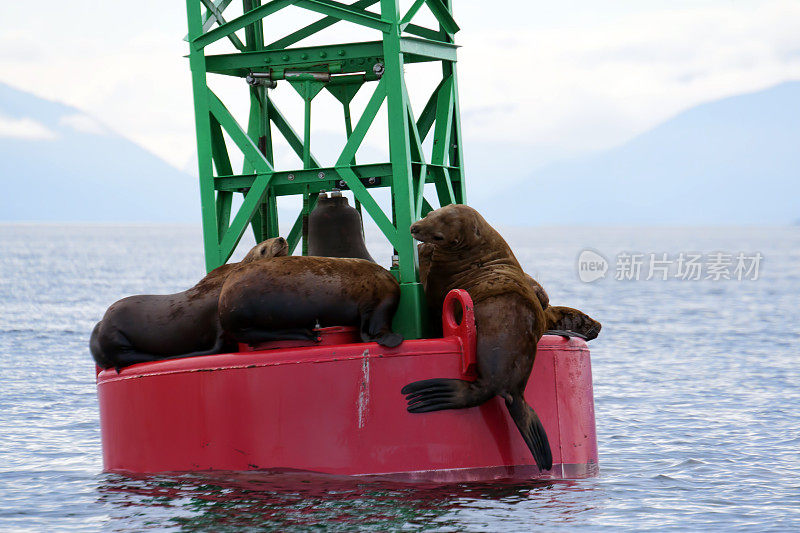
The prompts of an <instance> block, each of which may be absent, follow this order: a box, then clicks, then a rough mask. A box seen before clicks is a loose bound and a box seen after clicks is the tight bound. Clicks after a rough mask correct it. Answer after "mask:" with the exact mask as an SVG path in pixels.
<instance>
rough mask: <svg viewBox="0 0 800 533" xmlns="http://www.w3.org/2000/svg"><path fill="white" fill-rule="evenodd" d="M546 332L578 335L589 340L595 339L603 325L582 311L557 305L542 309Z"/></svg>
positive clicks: (570, 335) (568, 335) (567, 335)
mask: <svg viewBox="0 0 800 533" xmlns="http://www.w3.org/2000/svg"><path fill="white" fill-rule="evenodd" d="M544 314H545V318H546V320H547V333H549V334H554V335H562V336H565V337H580V338H582V339H584V340H587V341H590V340H592V339H596V338H597V335H598V334H599V333H600V329H601V328H602V327H603V326H602V324H600V322H598V321H597V320H595V319H593V318H592V317H590V316H589V315H587V314H586V313H584V312H583V311H580V310H578V309H573V308H572V307H563V306H559V305H555V306H550V307H548V308H547V309H545V310H544Z"/></svg>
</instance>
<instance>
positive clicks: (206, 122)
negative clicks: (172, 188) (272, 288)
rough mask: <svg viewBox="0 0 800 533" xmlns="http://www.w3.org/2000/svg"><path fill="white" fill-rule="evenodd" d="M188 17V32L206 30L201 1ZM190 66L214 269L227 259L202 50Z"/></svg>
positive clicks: (206, 239)
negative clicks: (222, 251) (222, 248)
mask: <svg viewBox="0 0 800 533" xmlns="http://www.w3.org/2000/svg"><path fill="white" fill-rule="evenodd" d="M186 18H187V19H188V25H189V36H190V37H191V38H194V37H197V36H198V35H200V34H201V33H202V31H203V22H202V18H201V15H200V3H199V2H197V1H195V0H186ZM189 67H190V69H191V71H192V93H193V97H194V116H195V133H196V136H197V167H198V174H199V177H200V208H201V214H202V220H203V248H204V250H205V260H206V270H208V271H211V270H213V269H215V268H217V267H218V266H220V265H221V264H223V263H224V262H225V261H224V260H223V259H222V258H221V254H220V251H219V233H218V227H219V226H218V222H217V206H216V198H215V196H214V180H213V176H214V169H213V161H212V148H211V117H210V115H209V111H208V89H207V88H206V64H205V57H204V55H203V53H202V52H198V51H197V50H191V51H190V54H189Z"/></svg>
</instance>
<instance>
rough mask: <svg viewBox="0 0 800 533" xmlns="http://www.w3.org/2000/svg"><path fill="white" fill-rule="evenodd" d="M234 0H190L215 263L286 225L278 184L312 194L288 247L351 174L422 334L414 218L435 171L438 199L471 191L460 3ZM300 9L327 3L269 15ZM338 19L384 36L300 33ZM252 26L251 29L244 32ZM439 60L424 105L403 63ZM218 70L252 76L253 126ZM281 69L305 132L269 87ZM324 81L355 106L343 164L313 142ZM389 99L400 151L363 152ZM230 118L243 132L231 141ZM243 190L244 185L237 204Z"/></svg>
mask: <svg viewBox="0 0 800 533" xmlns="http://www.w3.org/2000/svg"><path fill="white" fill-rule="evenodd" d="M232 1H233V0H187V1H186V11H187V17H188V23H189V34H188V37H187V39H188V41H189V45H190V46H189V48H190V53H189V61H190V65H191V71H192V86H193V92H194V107H195V121H196V130H197V152H198V162H199V175H200V195H201V205H202V218H203V239H204V246H205V257H206V268H207V269H208V270H211V269H214V268H216V267H218V266H220V265H222V264H223V263H225V262H226V261H227V260H228V258H230V256H231V254H232V253H233V250H234V249H235V248H236V246H237V244H238V243H239V240H240V239H241V237H242V235H243V234H244V232H245V231H246V230H247V227H248V225H250V226H252V229H253V231H254V234H255V237H256V240H257V241H261V240H264V239H267V238H270V237H275V236H277V235H278V212H277V203H276V199H277V197H278V196H284V195H302V196H303V208H302V211H301V213H299V215H298V216H297V219H296V221H295V222H294V225H293V227H292V230H291V232H290V233H289V235H288V237H287V239H288V241H289V246H290V250H294V249H295V248H296V247H297V245H298V243H299V242H300V240H301V237H302V236H303V235H302V234H303V227H304V224H303V221H304V219H305V220H307V216H308V213H309V211H310V210H311V209H313V208H314V205H315V203H316V199H317V196H318V195H319V192H320V191H322V190H330V189H333V188H348V189H350V190H351V191H352V193H353V195H354V197H355V200H356V205H357V207H358V208H359V209H361V207H362V206H363V209H364V210H365V211H366V213H367V214H368V215H369V216H370V217H371V218H372V220H373V221H374V222H375V223H376V225H377V226H378V227H379V228H380V230H381V231H382V232H383V234H384V235H385V236H386V238H387V239H388V240H389V242H390V243H391V244H392V246H393V247H394V249H395V250H396V254H397V256H398V258H399V264H398V267H397V268H396V275H397V276H398V279H399V281H400V287H401V291H402V292H401V294H402V296H401V302H400V309H399V310H398V312H397V316H396V318H395V323H394V327H395V329H396V330H397V331H399V332H400V333H402V334H403V335H404V336H405V338H407V339H413V338H420V337H422V336H423V335H424V317H423V309H424V305H423V302H424V294H423V291H422V287H421V285H420V283H419V274H418V268H417V255H416V245H415V243H414V240H413V239H412V237H411V235H410V234H409V231H408V228H409V226H410V225H411V224H412V223H413V222H415V221H416V220H418V219H419V218H421V217H422V216H424V214H425V213H427V212H428V211H429V210H430V209H432V207H431V205H430V204H429V203H428V201H427V200H426V199H425V198H424V196H423V194H424V185H425V183H434V184H435V186H436V193H437V196H438V202H439V204H440V205H447V204H450V203H464V201H465V183H464V174H463V164H462V155H461V125H460V119H459V106H458V85H457V82H456V46H455V44H454V42H453V35H454V34H455V33H456V32H457V31H458V29H459V28H458V26H457V25H456V22H455V20H454V19H453V16H452V0H416V1H414V2H413V4H410V6H409V7H408V10H407V11H405V13H403V12H401V10H400V0H357V1H355V2H353V3H351V4H344V3H340V2H336V1H334V0H271V1H269V2H266V3H263V4H262V2H261V0H242V4H243V5H242V10H241V14H239V15H238V16H235V18H231V19H230V20H227V19H226V18H225V16H224V12H225V10H226V9H227V8H229V6H230V5H231V3H232ZM423 6H427V9H428V10H429V12H430V13H431V14H432V15H433V18H434V19H435V21H436V24H435V25H436V26H437V27H436V28H430V27H426V26H425V25H420V24H414V23H413V21H414V20H416V19H415V17H417V18H419V17H418V15H419V13H420V9H421V8H423ZM237 7H238V6H237ZM298 9H299V10H306V11H311V12H313V13H317V14H320V15H322V17H321V18H319V19H318V20H316V21H315V22H313V23H311V24H309V25H307V26H305V27H303V28H301V29H298V30H296V31H293V32H291V33H289V34H285V32H281V31H280V30H281V26H280V24H272V23H271V22H272V19H270V17H271V16H274V15H275V14H276V13H278V12H279V11H282V10H298ZM229 11H232V9H231V10H229ZM334 24H340V25H341V26H342V28H341V29H342V30H344V31H346V30H347V28H345V26H346V25H348V24H350V25H353V24H354V25H357V26H359V27H361V28H366V29H368V30H369V31H373V32H375V36H376V40H374V41H367V42H355V43H344V44H330V45H322V46H297V43H299V42H300V41H303V40H305V39H307V38H309V37H312V36H315V35H316V34H318V33H319V32H321V31H323V30H325V29H327V28H329V27H331V26H332V25H334ZM352 27H353V26H351V28H352ZM265 29H267V30H268V31H265ZM242 30H243V33H244V41H242V38H241V36H240V35H237V32H238V33H239V34H241V33H242ZM361 31H363V30H361ZM273 34H277V35H273ZM267 35H270V37H269V38H268V37H267ZM224 39H227V40H228V41H229V44H230V45H231V48H230V50H231V52H230V53H211V52H209V51H208V48H209V47H210V46H211V45H215V43H217V42H218V41H222V40H224ZM273 39H274V40H273ZM213 48H219V45H215V46H213ZM431 61H438V62H441V81H440V82H439V83H438V85H437V87H436V89H435V90H434V91H433V93H432V94H431V95H430V97H429V98H428V100H427V104H426V105H425V107H424V109H423V110H422V112H421V113H419V115H414V113H413V112H412V110H411V105H410V102H409V93H408V89H407V87H406V83H405V74H404V65H406V64H411V63H420V62H431ZM211 74H213V75H222V76H233V77H237V78H241V80H242V84H243V90H249V96H250V113H249V120H248V124H247V126H246V127H243V126H242V125H240V124H239V123H238V122H237V121H236V120H235V119H234V117H233V116H232V115H231V113H230V112H229V111H228V108H227V107H226V106H225V104H224V103H223V102H222V101H221V100H220V98H219V97H218V96H217V95H216V94H215V93H214V92H213V91H212V90H211V89H210V88H209V87H208V84H207V80H208V78H209V75H211ZM283 82H285V83H289V84H291V85H292V87H294V89H295V90H296V91H297V92H298V93H299V95H300V97H301V98H302V99H303V101H304V104H305V106H304V110H305V117H304V119H305V120H304V131H303V132H302V135H300V134H298V133H296V132H295V131H294V129H293V128H292V127H291V125H290V123H289V121H288V120H287V119H286V118H285V116H284V114H283V113H282V112H281V111H280V110H279V109H278V107H277V106H276V105H275V102H274V101H273V99H271V98H270V94H269V90H270V88H272V87H275V85H276V84H277V83H283ZM363 85H368V86H372V87H373V89H372V91H373V92H372V96H371V97H370V98H369V101H368V103H367V105H366V108H365V109H364V111H363V113H362V114H361V116H360V118H358V120H356V121H355V127H353V125H352V121H351V114H350V113H351V109H350V103H351V101H352V100H353V98H354V96H355V95H356V93H357V92H358V91H359V89H360V88H361V87H362V86H363ZM323 89H325V90H327V91H329V92H330V93H331V94H332V95H333V96H334V97H335V98H336V99H337V100H338V101H339V102H341V104H342V106H343V110H344V122H345V131H346V134H347V142H346V144H345V146H344V148H343V150H342V151H341V153H340V155H339V157H338V158H337V160H336V163H335V164H334V165H333V166H320V164H319V163H318V162H317V160H316V159H315V158H314V156H313V155H312V153H311V146H312V144H313V143H312V139H311V103H312V101H313V100H314V98H315V96H317V95H318V94H319V93H320V91H322V90H323ZM384 101H386V108H387V116H388V126H387V128H388V136H389V154H390V157H389V161H388V162H386V163H381V164H357V163H356V157H355V156H356V152H357V150H358V148H359V146H360V145H361V143H362V141H363V140H364V137H365V135H366V133H367V131H368V130H369V128H370V126H371V124H372V123H373V121H375V117H376V115H377V113H378V111H379V109H380V108H381V107H382V105H383V102H384ZM223 131H224V132H225V133H227V136H228V138H229V141H232V142H226V139H225V137H224V135H223ZM431 132H432V134H433V140H432V143H431V145H430V146H431V149H430V150H428V151H429V152H430V153H427V154H426V153H425V152H426V151H425V150H424V149H423V144H424V143H425V141H426V138H427V137H428V135H430V134H431ZM275 135H281V136H283V138H285V140H286V141H287V142H288V144H289V145H290V146H291V148H292V150H293V151H294V152H295V153H296V154H297V155H298V157H299V158H300V159H302V162H303V164H302V168H295V169H285V170H284V169H277V168H275V164H274V158H273V149H274V145H273V138H274V136H275ZM231 144H232V145H235V146H231ZM229 149H237V150H239V151H240V152H241V154H242V156H243V158H244V168H243V171H242V173H240V174H239V173H234V171H233V167H232V164H231V157H230V154H229V152H228V150H229ZM374 187H391V199H392V216H391V219H390V218H389V217H388V216H387V215H386V214H385V213H384V212H383V210H381V208H380V207H379V205H378V203H377V202H376V201H375V199H374V198H373V197H372V195H371V194H370V189H371V188H374ZM234 194H242V195H243V200H242V203H241V206H240V207H239V209H238V211H236V212H235V213H234V212H232V200H233V195H234ZM305 246H306V244H305V243H304V249H305Z"/></svg>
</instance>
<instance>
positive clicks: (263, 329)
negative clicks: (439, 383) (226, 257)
mask: <svg viewBox="0 0 800 533" xmlns="http://www.w3.org/2000/svg"><path fill="white" fill-rule="evenodd" d="M399 301H400V285H399V284H398V283H397V280H395V279H394V277H393V276H392V274H391V273H389V271H388V270H386V269H384V268H383V267H381V266H379V265H376V264H375V263H371V262H369V261H366V260H364V259H350V258H333V257H298V256H295V257H276V258H274V259H270V260H268V261H257V262H253V263H250V264H248V265H244V266H242V267H241V268H239V269H237V270H236V271H235V272H234V273H232V274H231V275H230V276H229V277H228V279H226V280H225V283H224V284H223V286H222V292H221V293H220V297H219V318H220V322H221V324H222V327H223V329H224V330H225V332H226V333H228V334H229V335H230V336H231V337H233V338H234V339H236V340H237V341H239V342H245V343H248V344H257V343H261V342H267V341H272V340H285V339H310V340H316V335H314V333H313V331H312V330H313V328H314V326H315V324H317V323H318V324H319V325H320V326H321V327H327V326H356V327H358V328H359V331H360V333H361V339H362V340H363V341H364V342H371V341H375V342H377V343H378V344H380V345H382V346H388V347H391V348H393V347H395V346H397V345H398V344H400V343H401V342H402V341H403V337H402V336H401V335H399V334H398V333H394V332H392V330H391V324H392V318H393V317H394V313H395V311H397V304H398V303H399Z"/></svg>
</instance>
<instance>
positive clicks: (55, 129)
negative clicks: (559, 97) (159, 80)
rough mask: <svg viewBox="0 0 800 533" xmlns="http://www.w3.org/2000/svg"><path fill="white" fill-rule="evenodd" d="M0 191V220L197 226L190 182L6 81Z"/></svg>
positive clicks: (0, 95) (74, 112)
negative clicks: (170, 223) (193, 223)
mask: <svg viewBox="0 0 800 533" xmlns="http://www.w3.org/2000/svg"><path fill="white" fill-rule="evenodd" d="M0 187H2V194H0V221H89V222H199V221H200V201H199V192H198V186H197V183H196V180H195V179H194V178H192V177H191V176H189V175H188V174H185V173H183V172H181V171H179V170H176V169H175V168H173V167H171V166H169V165H168V164H167V163H165V162H164V161H162V160H161V159H159V158H158V157H156V156H155V155H153V154H151V153H150V152H148V151H147V150H145V149H143V148H141V147H140V146H138V145H136V144H134V143H133V142H131V141H129V140H127V139H125V138H124V137H122V136H120V135H118V134H116V133H114V132H113V131H111V130H109V129H108V128H107V127H105V126H104V125H102V124H100V123H99V122H97V121H96V120H94V119H93V118H92V117H90V116H88V115H86V114H85V113H83V112H82V111H80V110H78V109H75V108H73V107H70V106H67V105H63V104H59V103H55V102H50V101H47V100H43V99H41V98H38V97H36V96H33V95H31V94H28V93H26V92H23V91H20V90H17V89H14V88H12V87H9V86H8V85H4V84H0Z"/></svg>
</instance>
